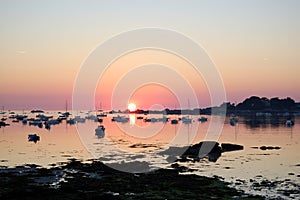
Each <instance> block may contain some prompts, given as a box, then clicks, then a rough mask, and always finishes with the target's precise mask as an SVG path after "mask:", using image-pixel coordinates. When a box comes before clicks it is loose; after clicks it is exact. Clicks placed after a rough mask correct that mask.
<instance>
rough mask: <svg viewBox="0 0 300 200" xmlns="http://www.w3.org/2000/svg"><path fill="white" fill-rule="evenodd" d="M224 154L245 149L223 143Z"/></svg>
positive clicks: (240, 146) (237, 145)
mask: <svg viewBox="0 0 300 200" xmlns="http://www.w3.org/2000/svg"><path fill="white" fill-rule="evenodd" d="M221 147H222V152H226V151H238V150H243V149H244V147H243V146H242V145H239V144H230V143H222V144H221Z"/></svg>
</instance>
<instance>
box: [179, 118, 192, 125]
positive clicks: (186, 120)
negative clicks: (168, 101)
mask: <svg viewBox="0 0 300 200" xmlns="http://www.w3.org/2000/svg"><path fill="white" fill-rule="evenodd" d="M181 120H182V123H184V124H191V123H192V119H191V118H189V117H182V119H181Z"/></svg>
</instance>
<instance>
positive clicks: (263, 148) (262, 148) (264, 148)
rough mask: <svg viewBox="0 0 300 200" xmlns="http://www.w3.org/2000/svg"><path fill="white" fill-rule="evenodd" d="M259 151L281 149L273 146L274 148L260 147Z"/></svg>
mask: <svg viewBox="0 0 300 200" xmlns="http://www.w3.org/2000/svg"><path fill="white" fill-rule="evenodd" d="M260 149H261V150H274V149H275V150H279V149H281V147H278V146H275V147H274V146H261V147H260Z"/></svg>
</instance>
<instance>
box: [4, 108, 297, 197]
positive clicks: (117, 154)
mask: <svg viewBox="0 0 300 200" xmlns="http://www.w3.org/2000/svg"><path fill="white" fill-rule="evenodd" d="M56 113H57V112H48V113H45V115H53V116H54V118H55V117H56V115H57V114H56ZM76 114H77V115H80V116H82V117H85V116H86V113H83V112H81V113H79V114H78V113H76ZM28 115H29V117H31V116H35V115H32V114H28ZM114 116H115V115H114ZM123 116H125V115H123ZM126 117H128V118H129V122H128V123H117V122H112V121H111V118H112V115H108V117H106V118H103V120H104V121H103V123H102V124H103V125H104V126H105V128H106V130H105V137H104V138H99V137H97V136H96V135H95V128H96V127H97V126H98V125H99V123H97V122H94V121H92V120H86V122H85V123H77V124H75V125H69V124H66V121H63V122H62V123H61V124H58V125H53V126H51V129H50V130H46V129H45V128H38V127H35V126H29V125H28V124H27V125H23V124H22V122H18V123H17V122H12V120H11V119H7V121H6V123H9V124H10V126H7V127H2V128H1V129H0V149H1V151H0V165H1V166H9V167H13V166H17V165H23V164H25V163H31V164H32V163H34V164H38V165H41V166H45V167H49V166H50V164H53V163H58V162H64V161H67V160H68V159H70V158H77V159H81V160H87V159H90V158H100V160H102V161H103V162H105V163H120V162H121V163H122V162H123V163H127V162H128V163H129V162H137V161H139V162H143V163H144V164H146V165H147V167H149V168H150V169H151V168H157V167H166V166H169V163H168V162H167V157H166V156H164V155H161V154H159V152H161V151H163V150H165V149H167V148H168V147H169V146H170V144H171V143H172V146H185V145H187V144H190V143H194V144H195V143H198V142H200V141H202V140H204V139H205V137H206V133H207V130H208V127H209V122H210V117H209V116H207V117H208V121H207V122H205V123H201V122H198V121H197V119H198V118H199V116H191V117H192V118H193V122H192V124H190V125H187V124H182V123H181V122H179V124H177V125H173V124H171V123H170V122H167V123H163V122H155V123H152V122H147V123H146V122H144V121H143V120H139V119H137V118H136V117H137V115H130V116H129V115H128V116H126ZM144 117H148V118H151V117H162V116H159V115H157V116H144ZM168 117H170V118H171V119H172V118H177V116H168ZM242 121H243V120H241V119H240V122H239V123H238V125H236V126H231V125H230V124H229V123H228V119H226V123H225V125H224V127H223V130H222V132H221V135H220V137H219V140H218V142H219V143H223V142H226V143H234V144H240V145H243V146H244V150H242V151H234V152H225V153H223V154H222V156H221V157H220V158H219V159H218V160H217V162H208V160H207V159H203V160H201V161H200V162H195V163H193V162H189V163H182V165H185V166H188V167H190V168H193V169H196V171H195V172H193V173H196V174H199V175H206V176H214V175H217V176H221V177H224V178H225V180H226V181H229V182H232V184H233V185H234V186H235V187H238V188H241V189H244V190H247V191H249V192H252V193H258V194H263V195H269V196H271V197H275V196H278V195H279V194H277V192H276V190H274V191H273V190H267V189H265V190H261V191H254V190H253V189H251V179H255V180H259V179H261V180H263V179H268V180H271V181H275V180H285V181H286V182H293V183H296V184H298V185H299V183H300V170H299V169H300V166H299V164H300V154H299V151H300V144H299V141H300V124H299V122H300V119H299V118H296V119H295V125H294V126H293V127H292V128H288V127H285V126H284V125H279V126H276V127H275V126H271V125H268V124H267V125H265V126H262V127H256V128H252V127H249V126H247V125H245V124H243V123H242ZM30 133H37V134H38V135H39V136H40V137H41V140H40V141H38V142H37V143H34V142H28V139H27V137H28V134H30ZM175 136H177V140H176V141H173V139H174V138H175ZM178 138H179V139H178ZM263 145H266V146H280V147H281V149H280V150H265V151H263V150H260V149H255V148H252V147H260V146H263ZM297 165H298V166H297ZM122 167H124V166H122ZM124 170H126V169H124ZM238 181H240V182H241V181H242V183H243V184H237V182H238ZM281 187H288V188H291V187H294V186H293V185H289V184H288V183H287V184H286V185H284V184H283V185H282V186H281ZM276 189H277V190H280V189H282V188H276ZM298 197H299V196H295V198H298Z"/></svg>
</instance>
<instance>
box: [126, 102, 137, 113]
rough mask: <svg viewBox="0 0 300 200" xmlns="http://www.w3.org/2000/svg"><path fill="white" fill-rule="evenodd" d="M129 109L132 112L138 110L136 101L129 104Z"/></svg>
mask: <svg viewBox="0 0 300 200" xmlns="http://www.w3.org/2000/svg"><path fill="white" fill-rule="evenodd" d="M128 110H129V111H130V112H134V111H136V105H135V104H134V103H129V104H128Z"/></svg>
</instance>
